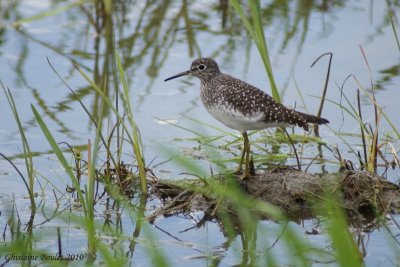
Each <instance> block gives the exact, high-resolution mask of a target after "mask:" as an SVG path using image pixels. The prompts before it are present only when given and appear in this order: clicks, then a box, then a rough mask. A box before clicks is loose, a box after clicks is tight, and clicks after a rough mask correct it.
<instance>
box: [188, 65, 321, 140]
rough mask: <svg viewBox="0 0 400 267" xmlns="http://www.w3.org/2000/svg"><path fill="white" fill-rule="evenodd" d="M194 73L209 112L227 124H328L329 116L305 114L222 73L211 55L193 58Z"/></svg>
mask: <svg viewBox="0 0 400 267" xmlns="http://www.w3.org/2000/svg"><path fill="white" fill-rule="evenodd" d="M200 65H205V66H206V68H205V69H204V70H203V71H197V72H196V73H192V75H193V76H196V77H197V78H199V79H200V81H201V93H200V96H201V100H202V102H203V105H204V106H205V108H206V109H207V111H208V112H209V113H210V114H211V115H212V116H213V117H215V118H216V119H218V120H219V121H220V122H222V123H223V124H225V125H226V126H228V127H230V128H232V129H236V130H239V131H240V132H242V133H243V132H245V131H247V130H260V129H265V128H269V127H277V126H284V127H285V126H290V125H294V126H299V127H302V128H304V130H308V123H318V124H322V123H328V121H327V120H326V119H322V118H317V117H315V116H313V115H309V114H304V113H301V112H298V111H295V110H293V109H290V108H287V107H285V106H283V105H282V104H280V103H278V102H276V101H275V100H274V99H273V98H272V97H271V96H269V95H268V94H266V93H265V92H264V91H262V90H260V89H258V88H257V87H255V86H253V85H250V84H248V83H246V82H244V81H241V80H239V79H236V78H234V77H232V76H230V75H228V74H224V73H222V72H220V70H219V68H218V65H217V63H216V62H215V61H214V60H213V59H210V58H200V59H196V60H195V61H193V63H192V66H191V68H190V69H191V70H195V69H197V68H198V67H199V66H200Z"/></svg>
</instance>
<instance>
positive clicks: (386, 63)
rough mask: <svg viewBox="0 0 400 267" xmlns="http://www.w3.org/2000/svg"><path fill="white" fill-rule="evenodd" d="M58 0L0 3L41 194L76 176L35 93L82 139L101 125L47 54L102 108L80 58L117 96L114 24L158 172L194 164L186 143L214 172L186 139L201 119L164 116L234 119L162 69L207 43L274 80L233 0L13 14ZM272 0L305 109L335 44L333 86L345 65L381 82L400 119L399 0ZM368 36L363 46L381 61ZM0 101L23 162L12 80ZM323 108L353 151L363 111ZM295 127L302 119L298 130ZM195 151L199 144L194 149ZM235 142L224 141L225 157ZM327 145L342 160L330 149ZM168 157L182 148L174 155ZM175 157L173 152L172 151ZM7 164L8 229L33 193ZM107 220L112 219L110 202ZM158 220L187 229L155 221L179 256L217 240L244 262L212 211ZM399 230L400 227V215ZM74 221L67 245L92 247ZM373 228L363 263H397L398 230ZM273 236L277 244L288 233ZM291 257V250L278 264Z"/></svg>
mask: <svg viewBox="0 0 400 267" xmlns="http://www.w3.org/2000/svg"><path fill="white" fill-rule="evenodd" d="M59 2H60V1H38V0H36V1H35V0H30V1H20V2H15V3H12V1H6V2H5V3H4V2H1V3H0V8H1V9H0V12H1V20H0V26H1V28H0V69H1V73H0V80H1V81H2V83H3V84H4V85H5V86H6V87H7V88H9V89H10V91H11V93H12V94H13V96H14V98H15V102H16V105H17V107H18V112H19V115H20V118H21V121H22V124H23V126H24V128H25V131H26V135H27V138H28V140H29V144H30V146H31V150H32V151H34V152H37V153H38V156H36V157H35V158H34V164H35V168H36V170H37V172H38V184H36V185H35V191H37V192H39V193H40V194H41V193H42V192H43V194H44V196H45V197H44V198H43V199H42V198H39V199H37V201H38V202H41V201H42V202H43V201H45V203H46V204H45V206H46V208H48V209H52V207H54V205H55V204H54V196H53V193H52V190H53V188H57V190H59V191H60V192H63V191H64V190H65V186H66V185H67V184H68V183H69V179H68V178H67V177H66V175H65V173H64V171H63V169H62V168H61V167H60V164H59V163H58V161H57V159H56V157H55V156H54V155H53V154H52V153H50V152H49V151H50V146H49V145H48V143H47V141H46V139H45V138H44V136H43V134H42V132H41V130H40V129H39V127H38V125H37V123H36V121H35V120H34V117H33V114H32V111H31V107H30V105H31V104H32V105H34V106H35V107H36V108H37V109H38V111H39V112H40V113H41V114H42V116H43V117H44V119H45V121H46V123H47V124H48V127H49V128H50V129H51V131H52V133H53V135H54V136H55V138H56V140H57V141H58V142H67V143H68V144H70V145H84V144H86V143H87V140H88V139H90V138H94V130H95V129H94V126H93V125H92V123H91V122H90V120H89V118H88V116H87V115H86V114H85V112H84V111H83V109H82V107H81V106H80V104H79V103H78V102H77V101H76V100H75V99H74V98H73V97H72V96H71V94H70V92H69V91H68V89H67V88H66V87H65V85H64V84H63V83H62V82H61V81H60V79H59V78H58V77H57V75H56V74H55V73H54V72H53V71H52V70H51V68H50V66H49V64H48V62H47V59H46V58H48V59H49V61H50V62H51V64H52V65H53V66H54V68H55V69H56V70H57V72H58V73H59V74H60V75H61V76H62V77H63V79H65V81H66V82H67V83H68V84H69V85H70V86H71V88H73V89H74V90H75V91H76V92H77V93H78V94H79V95H80V99H81V101H82V102H83V103H84V104H85V105H86V106H87V107H88V108H89V110H90V112H91V113H92V114H93V115H94V116H96V117H98V116H100V114H101V112H100V108H99V106H100V102H101V101H100V98H99V97H98V96H96V94H95V92H94V91H93V90H92V89H91V88H90V87H89V86H88V84H87V82H86V81H85V80H84V79H83V78H82V76H81V75H80V74H79V73H78V72H77V71H76V70H75V69H74V67H73V66H72V61H73V62H76V63H77V64H78V65H79V66H80V67H81V68H82V69H83V70H84V71H85V72H86V73H88V74H89V76H90V77H91V78H92V79H94V80H96V81H97V82H98V84H104V81H109V83H108V84H107V85H106V90H107V93H106V94H107V95H109V96H110V97H111V98H112V99H114V98H115V88H114V86H113V81H112V68H111V67H110V66H111V64H110V60H111V59H112V53H111V51H112V45H111V43H110V42H109V41H107V40H111V36H113V37H114V39H115V46H116V48H117V51H118V53H119V54H120V56H121V59H122V62H123V65H124V68H125V71H126V76H127V78H128V82H129V88H130V94H131V96H132V102H131V103H132V106H133V108H134V112H135V114H134V115H135V119H136V120H137V124H138V126H139V128H140V132H141V136H142V140H143V145H144V153H145V159H146V161H147V162H148V163H149V162H150V161H152V160H153V163H152V165H154V166H156V167H154V169H153V170H154V172H155V174H156V175H157V176H159V177H163V178H172V179H177V178H180V177H185V176H184V175H180V173H183V172H185V171H187V170H186V169H185V166H182V165H181V164H179V161H176V160H175V161H174V158H175V157H176V156H179V155H181V156H182V155H183V156H184V157H186V158H189V159H190V161H192V162H193V163H194V164H196V165H199V166H200V167H201V168H202V169H203V170H204V174H206V175H207V174H209V165H210V162H209V161H207V160H206V159H205V156H207V151H204V150H201V151H198V152H193V148H194V147H196V146H198V143H196V142H191V141H190V140H189V139H190V138H193V137H195V135H194V134H193V133H191V132H189V131H186V130H183V129H181V128H178V127H175V126H172V125H169V124H166V123H164V122H163V121H164V120H166V121H169V122H173V123H175V124H177V125H179V126H180V127H184V128H188V129H192V130H194V131H196V132H199V133H202V134H204V135H206V136H213V135H218V134H220V131H218V130H215V129H213V128H211V127H207V126H204V124H201V123H198V122H193V121H192V120H190V119H195V120H199V121H201V122H202V123H205V124H210V125H212V126H215V127H218V128H220V129H222V130H226V131H230V132H232V131H231V130H229V129H227V128H225V127H224V126H222V125H221V124H219V122H217V121H216V120H214V119H213V118H212V117H211V116H210V115H208V113H207V112H206V111H205V110H204V108H203V107H202V105H201V103H200V99H199V81H198V80H197V79H195V78H182V79H177V80H173V81H171V82H168V83H164V82H163V80H164V79H165V78H166V77H169V76H171V75H173V74H176V73H178V72H181V71H184V70H186V69H188V68H189V66H190V64H191V61H192V60H193V59H194V58H197V57H200V56H208V57H213V58H215V59H216V60H217V61H218V63H219V65H220V69H221V70H222V71H224V72H227V73H230V74H232V75H233V76H236V77H238V78H241V79H243V80H246V81H248V82H250V83H252V84H253V85H256V86H258V87H259V88H262V89H264V90H265V91H266V92H268V93H270V90H269V82H268V78H267V76H266V72H265V69H264V67H263V64H262V61H261V58H260V56H259V54H258V50H257V48H256V47H255V45H254V44H253V42H252V41H251V39H250V38H249V36H248V35H247V32H246V30H245V28H244V27H243V25H242V24H241V23H240V21H239V20H238V18H237V17H236V15H234V14H233V12H232V10H231V9H230V8H228V9H225V8H224V5H223V3H225V1H219V3H217V4H216V3H215V1H189V3H187V6H185V5H184V4H183V3H182V2H185V1H182V2H181V1H161V2H160V3H151V4H145V2H144V1H126V3H125V4H118V5H117V6H116V7H115V11H114V13H113V18H112V20H108V21H103V20H102V19H101V18H100V19H99V20H98V21H97V23H98V26H97V27H98V30H96V27H95V26H94V24H95V23H93V22H96V14H95V13H94V11H93V7H92V6H91V5H90V4H85V5H84V6H83V7H74V8H72V9H68V10H66V11H61V12H60V13H58V14H56V15H50V16H47V17H41V18H38V19H37V20H31V21H28V22H26V23H24V24H22V26H21V27H19V28H15V27H13V26H12V25H13V23H14V22H16V21H18V20H19V19H22V18H29V17H31V16H34V15H36V14H41V13H43V12H46V11H48V10H54V9H56V8H58V7H61V6H65V5H67V3H66V2H62V1H61V3H59ZM121 2H122V1H121ZM271 2H273V1H263V3H262V7H263V16H264V23H265V35H266V38H267V42H268V46H269V49H270V56H271V61H272V63H273V71H274V74H275V79H276V82H277V85H278V87H279V89H280V92H281V96H282V99H283V102H284V103H285V104H286V105H289V106H292V107H293V106H296V108H297V109H299V110H306V111H308V112H310V113H316V112H317V110H318V106H319V97H320V95H321V93H322V90H323V86H324V82H325V75H326V70H327V64H328V60H327V58H323V59H322V60H321V61H320V62H319V63H318V64H317V65H316V66H314V67H313V68H310V65H311V64H312V63H313V62H314V60H315V59H317V58H318V57H319V56H320V55H321V54H323V53H326V52H332V53H333V61H332V71H331V79H330V84H329V88H328V94H327V98H328V99H330V100H331V101H333V102H341V103H344V104H345V102H344V99H343V97H341V93H340V90H339V89H340V87H341V86H342V84H343V82H344V80H345V79H346V77H347V76H349V75H354V76H355V77H356V78H357V80H358V81H359V82H360V83H361V85H362V86H363V87H364V88H365V89H367V90H370V89H371V86H370V79H371V78H372V80H373V84H374V88H375V89H376V91H375V92H376V98H377V102H378V103H379V104H380V105H381V106H382V107H383V108H384V111H385V112H386V114H387V115H388V117H389V118H392V123H393V124H395V126H396V127H400V122H399V119H398V114H400V105H399V104H398V99H399V98H400V91H399V90H398V84H399V83H400V79H399V76H398V73H399V68H400V67H399V55H400V54H399V48H398V47H397V44H396V40H395V37H394V34H393V30H392V27H391V24H390V21H389V17H388V14H389V12H390V11H391V10H392V11H393V12H394V14H395V15H398V14H399V7H398V6H396V5H394V4H392V1H351V2H350V1H332V2H333V3H330V1H328V4H326V5H322V4H321V3H320V1H315V2H316V3H314V4H312V2H309V1H307V3H308V4H305V3H300V2H303V1H287V2H289V3H286V2H285V1H283V2H285V3H280V2H279V1H278V2H279V3H275V2H274V3H275V5H273V4H272V3H271ZM321 2H323V1H321ZM394 2H396V1H394ZM89 14H90V15H89ZM186 15H187V18H185V16H186ZM102 25H104V27H103V26H102ZM187 29H191V30H189V31H188V30H187ZM360 47H361V48H362V49H363V51H364V52H365V55H366V58H367V60H368V64H369V66H370V68H371V75H370V73H369V71H368V66H367V64H366V63H365V61H364V58H363V55H362V52H361V49H360ZM357 86H358V85H357V83H356V82H355V81H354V80H353V79H350V80H348V81H347V83H346V84H345V85H344V87H343V91H344V94H346V96H347V97H348V98H349V100H350V103H351V105H355V104H356V88H357ZM299 92H300V93H299ZM302 98H303V99H304V103H303V102H302ZM362 103H363V117H364V119H366V120H369V121H370V122H371V123H373V109H372V106H371V105H370V102H369V101H368V98H367V97H365V96H363V97H362ZM0 106H1V107H3V108H2V112H1V114H2V115H1V116H0V125H1V127H0V152H1V153H3V154H5V155H7V156H8V157H11V158H13V162H15V163H16V164H17V166H18V167H19V168H21V169H22V170H24V162H23V160H22V159H21V158H18V157H17V156H18V154H20V153H21V151H22V145H21V142H20V136H19V132H18V128H17V125H16V123H15V120H14V118H13V116H12V112H11V110H10V108H9V106H8V103H7V100H6V98H5V96H4V94H3V93H1V94H0ZM347 106H348V105H347ZM323 116H324V117H326V118H328V119H329V120H330V122H331V123H330V124H329V127H322V128H321V131H320V133H321V137H322V139H324V140H325V141H326V142H327V143H328V144H329V146H334V145H337V146H338V147H339V149H340V150H341V152H342V153H343V155H345V156H347V157H348V158H350V159H354V155H352V154H351V153H350V152H348V150H349V149H348V147H346V146H345V145H344V143H343V141H342V140H341V139H340V138H339V135H338V134H337V133H343V134H347V133H350V134H358V133H359V126H358V123H357V121H355V120H354V119H352V118H351V117H350V116H349V115H348V114H346V113H345V112H341V111H340V109H339V108H338V106H337V105H336V104H333V103H326V105H325V107H324V111H323ZM104 123H105V124H106V125H108V126H109V127H108V128H109V129H110V128H111V127H112V126H113V124H114V123H115V119H114V118H108V117H107V116H106V115H105V116H104ZM106 128H107V127H106ZM380 131H381V132H382V133H387V134H388V135H390V136H393V134H392V129H391V128H390V127H389V125H388V123H387V122H386V121H384V120H383V121H382V123H381V127H380ZM296 132H299V133H302V130H296ZM235 134H236V133H235ZM238 136H239V135H238ZM345 138H346V140H347V141H348V142H349V143H351V144H354V145H358V144H359V139H358V138H355V139H352V138H350V137H347V136H346V137H345ZM177 139H179V140H180V141H179V140H177ZM182 140H183V141H182ZM230 140H232V137H225V138H223V139H222V141H220V142H222V143H224V142H229V141H230ZM396 141H397V140H394V145H395V147H398V142H397V143H396ZM194 153H198V154H197V157H196V154H194ZM310 153H313V151H311V152H310ZM314 153H315V152H314ZM132 156H133V153H132V152H129V151H127V152H126V154H125V155H124V161H125V162H127V163H132ZM230 156H231V155H230V154H225V153H221V157H226V158H229V157H230ZM198 157H200V158H201V160H199V159H198ZM69 158H70V156H69ZM326 158H327V159H331V160H335V157H334V156H333V155H332V154H329V153H327V155H326ZM169 159H172V160H170V161H168V160H169ZM165 161H167V162H166V163H163V162H165ZM161 163H162V164H161ZM289 163H292V161H289ZM215 168H216V167H215ZM326 168H327V169H328V170H329V171H336V170H337V169H338V166H337V165H336V164H329V165H328V166H326ZM314 171H320V168H319V167H318V166H317V167H315V169H314ZM399 175H400V174H399V172H398V169H396V170H390V171H389V172H388V178H389V179H390V180H392V181H397V179H398V178H399ZM43 177H45V178H43ZM0 178H1V181H2V185H1V188H0V211H1V216H0V230H2V229H4V227H5V223H6V221H7V219H8V217H9V216H10V210H11V205H12V198H13V197H14V198H15V203H16V206H17V208H18V212H19V215H20V217H21V221H22V222H26V221H27V220H28V219H29V206H28V205H29V202H28V200H27V199H26V196H27V192H26V189H25V187H24V186H23V184H22V182H21V179H20V177H19V176H18V174H17V173H16V171H15V170H14V169H13V168H12V166H10V164H8V163H7V162H6V161H5V160H3V159H0ZM39 183H40V185H39ZM154 204H157V203H154ZM38 216H39V218H37V219H36V222H37V224H40V222H42V221H44V218H45V217H46V216H45V214H39V215H38ZM194 216H197V215H194ZM99 221H100V222H101V221H102V216H100V215H99ZM122 222H123V230H124V231H126V232H127V233H130V232H132V231H133V227H134V226H132V225H131V221H130V219H129V216H126V217H124V216H123V218H122ZM60 225H62V227H63V228H64V229H65V230H67V229H68V225H65V224H63V223H62V222H60V221H51V222H49V223H46V224H44V225H37V229H41V230H42V231H43V232H45V233H48V234H49V235H50V236H53V235H54V233H55V227H56V226H60ZM156 225H157V226H158V227H160V228H162V229H164V230H165V231H166V232H168V233H171V234H172V235H174V236H175V237H177V239H174V238H172V237H171V236H170V235H167V234H165V233H164V232H162V231H160V230H158V229H156V228H155V229H154V232H155V233H156V235H158V237H159V240H160V241H161V244H162V245H163V247H164V249H165V250H166V251H168V255H171V261H172V262H173V263H174V265H175V266H178V265H181V266H183V265H187V264H191V265H193V266H204V265H205V264H206V263H205V261H206V260H205V259H197V258H196V256H199V255H203V254H208V253H214V254H218V253H221V254H222V255H223V260H222V261H221V266H231V265H234V264H237V263H239V262H240V255H241V252H240V249H241V246H240V239H238V240H237V243H238V244H237V245H236V244H235V243H234V244H233V245H232V246H231V247H230V248H229V249H228V250H227V251H224V250H222V249H221V246H222V244H223V243H224V241H225V239H224V237H223V235H222V234H221V233H220V230H219V226H218V225H217V224H215V223H207V224H206V226H205V227H204V228H201V229H197V230H192V231H187V232H184V233H180V231H182V230H185V229H187V228H190V227H191V226H193V221H190V220H187V219H182V218H179V217H170V218H167V219H166V218H160V219H158V220H157V221H156ZM293 227H294V228H296V229H298V231H299V232H305V231H307V230H310V229H311V228H312V227H313V222H311V221H309V222H306V223H305V225H304V226H300V225H295V224H293ZM43 228H44V229H43ZM274 228H275V225H274V224H273V223H270V222H260V226H259V229H260V230H259V231H260V235H263V234H264V233H265V232H268V238H267V240H265V242H264V243H263V246H269V245H270V244H271V243H272V242H273V241H274V240H275V239H276V236H277V235H278V234H279V233H276V232H274ZM393 228H394V227H393ZM393 231H395V232H396V231H397V232H398V229H393ZM65 235H66V236H67V237H66V238H67V240H68V241H66V243H65V244H64V246H65V247H66V249H71V251H73V252H74V250H76V248H79V249H80V251H85V249H86V240H84V239H83V237H84V234H83V233H80V232H79V231H77V230H73V229H71V231H65ZM128 235H129V234H128ZM369 235H370V236H369V243H368V247H367V251H368V256H367V257H366V263H367V265H368V266H377V265H385V266H391V265H395V260H394V257H393V254H392V251H391V250H390V249H388V247H390V246H391V243H390V242H391V241H389V240H388V238H387V236H386V235H385V233H384V231H380V232H379V231H375V232H373V233H371V234H369ZM309 239H310V242H312V243H315V244H316V246H317V247H320V248H325V247H327V246H328V244H327V243H326V238H325V237H324V236H323V235H319V236H310V238H309ZM55 242H56V241H53V239H52V238H50V239H49V240H40V241H38V246H39V247H43V248H47V249H49V248H52V247H53V246H54V245H55V244H56V243H55ZM276 249H277V251H280V248H279V245H278V246H277V248H276ZM143 250H144V248H142V247H138V249H137V251H135V255H134V257H133V258H135V262H134V265H135V266H145V265H147V264H149V263H148V261H147V260H146V257H145V255H146V253H145V252H144V251H143ZM260 250H262V247H260ZM285 253H287V252H286V251H283V250H282V252H281V253H277V254H278V255H282V256H283V257H284V255H285ZM191 257H195V258H194V259H191ZM0 262H2V261H1V260H0ZM284 263H285V261H284V260H283V262H282V264H284ZM324 266H326V265H324Z"/></svg>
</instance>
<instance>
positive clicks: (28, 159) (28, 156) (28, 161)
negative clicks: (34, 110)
mask: <svg viewBox="0 0 400 267" xmlns="http://www.w3.org/2000/svg"><path fill="white" fill-rule="evenodd" d="M0 84H1V86H2V88H3V90H4V93H5V95H6V97H7V101H8V104H9V105H10V107H11V111H12V113H13V115H14V119H15V121H16V123H17V126H18V130H19V133H20V135H21V141H22V146H23V150H24V160H25V167H26V171H27V173H28V177H29V181H28V182H29V184H28V187H27V189H28V194H29V199H30V201H31V209H32V219H33V217H34V214H35V213H36V203H35V197H34V194H33V190H34V188H33V187H34V180H35V177H34V170H33V160H32V153H31V149H30V147H29V143H28V139H27V138H26V136H25V132H24V127H22V123H21V120H20V119H19V115H18V110H17V106H16V105H15V102H14V98H13V96H12V94H11V92H10V90H9V89H6V88H5V87H4V85H3V83H2V82H1V81H0Z"/></svg>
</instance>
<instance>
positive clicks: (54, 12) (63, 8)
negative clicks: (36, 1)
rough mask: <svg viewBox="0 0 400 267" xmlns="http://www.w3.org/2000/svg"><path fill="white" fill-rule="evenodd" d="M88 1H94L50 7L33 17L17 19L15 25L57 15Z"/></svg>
mask: <svg viewBox="0 0 400 267" xmlns="http://www.w3.org/2000/svg"><path fill="white" fill-rule="evenodd" d="M86 2H92V1H87V0H83V1H76V2H75V1H74V2H72V3H69V4H67V5H65V6H61V7H58V8H50V9H48V10H47V11H45V12H43V13H40V14H37V15H34V16H32V17H29V18H24V19H20V20H18V21H16V22H15V23H14V27H19V26H21V25H22V24H24V23H29V22H33V21H36V20H40V19H43V18H46V17H50V16H55V15H57V14H59V13H61V12H65V11H67V10H70V9H72V8H74V7H76V6H80V5H82V4H84V3H86Z"/></svg>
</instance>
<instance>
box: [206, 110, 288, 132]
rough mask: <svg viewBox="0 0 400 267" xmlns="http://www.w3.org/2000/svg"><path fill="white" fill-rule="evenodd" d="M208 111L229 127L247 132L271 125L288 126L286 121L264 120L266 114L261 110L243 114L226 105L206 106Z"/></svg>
mask: <svg viewBox="0 0 400 267" xmlns="http://www.w3.org/2000/svg"><path fill="white" fill-rule="evenodd" d="M206 108H207V111H208V112H209V113H210V114H211V115H212V116H213V117H214V118H216V119H217V120H219V121H220V122H221V123H223V124H224V125H226V126H228V127H229V128H232V129H235V130H238V131H240V132H242V133H243V132H245V131H248V130H261V129H265V128H269V127H279V126H283V127H284V126H287V124H285V123H267V122H265V121H264V119H265V114H264V113H263V112H261V111H259V112H253V113H251V114H243V113H241V112H239V111H238V110H235V109H233V108H227V106H225V105H215V106H208V107H206Z"/></svg>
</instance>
